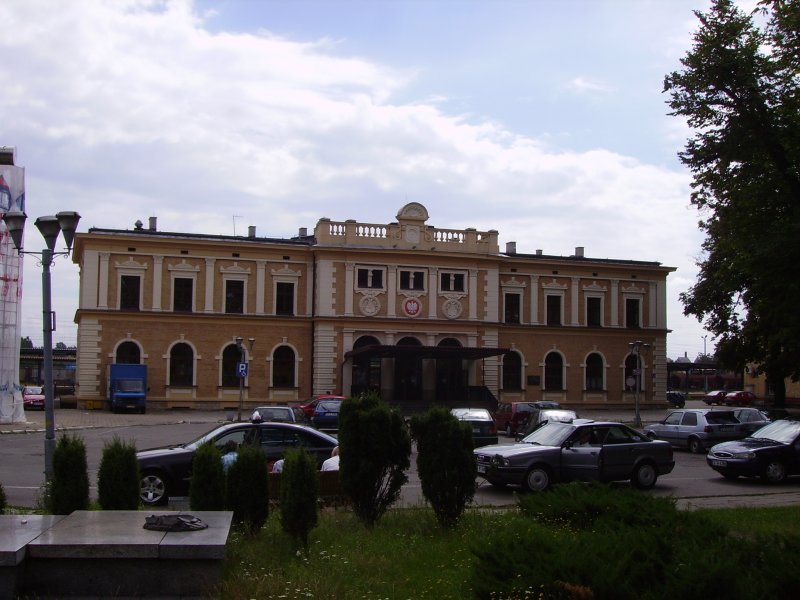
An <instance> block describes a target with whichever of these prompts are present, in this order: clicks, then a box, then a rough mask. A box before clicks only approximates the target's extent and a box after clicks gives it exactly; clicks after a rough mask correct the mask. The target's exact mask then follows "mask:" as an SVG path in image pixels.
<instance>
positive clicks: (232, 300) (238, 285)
mask: <svg viewBox="0 0 800 600" xmlns="http://www.w3.org/2000/svg"><path fill="white" fill-rule="evenodd" d="M225 312H226V313H233V314H242V313H243V312H244V281H238V280H236V279H229V280H227V281H226V282H225Z"/></svg>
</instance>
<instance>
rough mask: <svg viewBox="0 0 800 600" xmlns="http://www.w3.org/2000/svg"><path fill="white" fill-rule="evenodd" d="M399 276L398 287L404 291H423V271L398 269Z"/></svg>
mask: <svg viewBox="0 0 800 600" xmlns="http://www.w3.org/2000/svg"><path fill="white" fill-rule="evenodd" d="M398 275H399V276H400V289H401V290H406V291H420V292H422V291H425V271H412V270H410V269H400V270H398Z"/></svg>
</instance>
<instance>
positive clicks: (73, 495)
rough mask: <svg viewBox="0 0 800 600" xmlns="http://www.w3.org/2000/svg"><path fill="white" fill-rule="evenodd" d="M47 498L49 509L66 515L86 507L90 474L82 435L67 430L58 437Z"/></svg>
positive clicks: (53, 512) (56, 513)
mask: <svg viewBox="0 0 800 600" xmlns="http://www.w3.org/2000/svg"><path fill="white" fill-rule="evenodd" d="M46 502H47V509H48V511H49V512H50V513H52V514H54V515H68V514H71V513H72V512H73V511H76V510H86V509H87V508H89V474H88V466H87V461H86V444H85V443H84V442H83V438H81V437H79V436H77V435H72V434H69V433H65V434H64V435H62V436H61V437H59V438H58V443H56V447H55V449H54V450H53V478H52V480H51V481H50V485H49V489H48V493H47V501H46Z"/></svg>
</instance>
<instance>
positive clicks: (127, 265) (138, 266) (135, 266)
mask: <svg viewBox="0 0 800 600" xmlns="http://www.w3.org/2000/svg"><path fill="white" fill-rule="evenodd" d="M114 266H115V267H116V268H117V269H124V270H126V271H146V270H147V265H146V264H145V263H140V262H136V261H135V260H134V259H133V257H132V256H129V257H128V260H126V261H124V262H115V263H114Z"/></svg>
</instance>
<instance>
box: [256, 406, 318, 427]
mask: <svg viewBox="0 0 800 600" xmlns="http://www.w3.org/2000/svg"><path fill="white" fill-rule="evenodd" d="M256 413H258V414H259V416H260V417H261V420H262V421H279V422H281V423H306V422H307V419H306V413H304V412H303V409H302V408H300V407H299V406H279V405H274V406H257V407H256V408H254V409H253V415H255V414H256Z"/></svg>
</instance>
